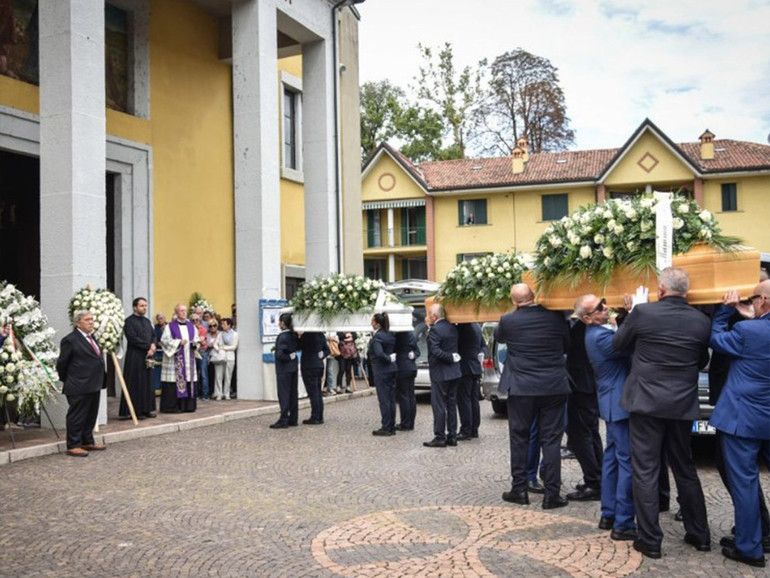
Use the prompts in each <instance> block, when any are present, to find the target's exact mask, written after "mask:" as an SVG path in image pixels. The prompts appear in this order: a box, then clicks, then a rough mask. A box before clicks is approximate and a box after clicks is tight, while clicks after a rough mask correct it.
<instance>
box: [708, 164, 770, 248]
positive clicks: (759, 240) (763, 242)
mask: <svg viewBox="0 0 770 578" xmlns="http://www.w3.org/2000/svg"><path fill="white" fill-rule="evenodd" d="M723 183H735V184H736V185H737V187H736V190H737V193H738V210H737V211H722V184H723ZM768 195H770V176H769V175H761V176H756V177H738V178H723V179H714V180H707V181H706V182H704V184H703V201H704V203H703V204H704V207H705V208H706V209H708V210H709V211H711V212H712V213H713V214H714V216H715V217H716V219H717V221H718V222H719V226H720V227H721V228H722V232H723V233H724V234H726V235H734V236H736V237H739V238H741V239H743V241H744V243H745V244H746V245H748V246H750V247H754V248H756V249H758V250H760V251H764V252H770V227H768V225H767V223H768V219H770V211H768V209H767V198H768Z"/></svg>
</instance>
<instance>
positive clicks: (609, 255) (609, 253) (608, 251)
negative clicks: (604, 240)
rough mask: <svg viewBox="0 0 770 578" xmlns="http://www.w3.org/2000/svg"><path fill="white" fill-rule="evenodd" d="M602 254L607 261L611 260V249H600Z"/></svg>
mask: <svg viewBox="0 0 770 578" xmlns="http://www.w3.org/2000/svg"><path fill="white" fill-rule="evenodd" d="M602 254H603V255H604V256H605V257H606V258H607V259H612V247H605V248H604V249H602Z"/></svg>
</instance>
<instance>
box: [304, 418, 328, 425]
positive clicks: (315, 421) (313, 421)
mask: <svg viewBox="0 0 770 578" xmlns="http://www.w3.org/2000/svg"><path fill="white" fill-rule="evenodd" d="M302 423H303V424H305V425H321V424H322V423H323V420H321V419H303V420H302Z"/></svg>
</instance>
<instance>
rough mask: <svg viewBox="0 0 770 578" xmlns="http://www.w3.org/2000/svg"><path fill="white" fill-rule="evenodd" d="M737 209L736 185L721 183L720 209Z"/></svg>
mask: <svg viewBox="0 0 770 578" xmlns="http://www.w3.org/2000/svg"><path fill="white" fill-rule="evenodd" d="M737 210H738V185H737V184H736V183H722V211H737Z"/></svg>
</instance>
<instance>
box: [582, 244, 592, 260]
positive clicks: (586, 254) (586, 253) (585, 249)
mask: <svg viewBox="0 0 770 578" xmlns="http://www.w3.org/2000/svg"><path fill="white" fill-rule="evenodd" d="M592 254H593V251H591V247H589V246H588V245H583V246H582V247H580V256H581V257H582V258H583V259H590V258H591V255H592Z"/></svg>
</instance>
